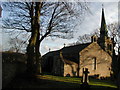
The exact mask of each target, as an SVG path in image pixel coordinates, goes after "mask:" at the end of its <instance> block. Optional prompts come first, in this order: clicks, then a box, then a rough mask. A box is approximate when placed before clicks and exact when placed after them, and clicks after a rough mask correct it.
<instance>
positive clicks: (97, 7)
mask: <svg viewBox="0 0 120 90" xmlns="http://www.w3.org/2000/svg"><path fill="white" fill-rule="evenodd" d="M102 4H104V12H105V19H106V24H107V25H108V24H111V23H114V22H118V3H117V2H91V4H90V6H89V7H90V10H91V12H92V14H89V13H87V14H86V15H85V18H84V21H83V22H82V24H78V26H76V28H75V30H76V32H75V33H74V38H73V39H70V40H66V39H59V38H56V39H54V40H51V38H47V39H45V40H44V41H43V42H42V45H41V52H42V54H45V53H47V52H49V48H50V50H51V51H54V50H58V49H60V48H62V47H64V43H65V44H66V46H67V45H68V44H69V43H74V42H76V41H77V38H78V37H79V36H80V35H84V34H89V33H92V32H93V31H94V30H95V29H97V28H99V27H100V24H101V14H102V11H101V10H102Z"/></svg>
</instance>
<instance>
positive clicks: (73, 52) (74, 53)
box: [43, 43, 91, 63]
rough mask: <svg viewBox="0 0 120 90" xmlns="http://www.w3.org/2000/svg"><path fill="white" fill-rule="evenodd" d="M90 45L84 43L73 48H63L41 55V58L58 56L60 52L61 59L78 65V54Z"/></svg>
mask: <svg viewBox="0 0 120 90" xmlns="http://www.w3.org/2000/svg"><path fill="white" fill-rule="evenodd" d="M90 44H91V43H85V44H78V45H74V46H67V47H63V48H62V49H60V50H56V51H51V52H48V53H46V54H45V55H43V57H46V56H55V55H60V52H62V54H63V57H64V58H65V59H66V60H69V61H72V62H75V63H78V62H79V52H80V51H82V50H83V49H84V48H86V47H87V46H88V45H90ZM67 62H68V61H67Z"/></svg>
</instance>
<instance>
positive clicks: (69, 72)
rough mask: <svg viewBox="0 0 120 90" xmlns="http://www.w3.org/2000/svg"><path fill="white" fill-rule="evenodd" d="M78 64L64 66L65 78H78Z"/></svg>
mask: <svg viewBox="0 0 120 90" xmlns="http://www.w3.org/2000/svg"><path fill="white" fill-rule="evenodd" d="M77 68H78V65H77V64H72V65H70V64H64V76H77V73H78V72H77Z"/></svg>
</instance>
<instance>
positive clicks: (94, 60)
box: [92, 57, 97, 70]
mask: <svg viewBox="0 0 120 90" xmlns="http://www.w3.org/2000/svg"><path fill="white" fill-rule="evenodd" d="M92 61H93V64H92V67H93V70H96V69H97V62H96V57H94V58H93V60H92Z"/></svg>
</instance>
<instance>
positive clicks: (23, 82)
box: [3, 74, 117, 90]
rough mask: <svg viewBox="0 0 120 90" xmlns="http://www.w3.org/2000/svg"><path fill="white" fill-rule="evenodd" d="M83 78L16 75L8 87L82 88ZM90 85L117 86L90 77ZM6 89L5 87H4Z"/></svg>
mask: <svg viewBox="0 0 120 90" xmlns="http://www.w3.org/2000/svg"><path fill="white" fill-rule="evenodd" d="M80 85H81V78H76V77H60V76H52V75H37V76H36V78H28V77H27V76H24V74H23V76H22V75H20V76H19V77H15V78H14V79H13V80H12V82H10V84H8V86H6V88H12V89H16V90H17V88H19V89H23V88H26V89H27V88H28V89H31V88H33V89H34V88H37V89H40V88H77V89H80V88H81V87H80ZM89 85H90V86H91V87H90V88H96V89H97V88H107V89H108V88H109V89H115V88H117V87H116V86H115V85H114V84H113V83H112V82H110V81H105V80H104V81H103V80H95V79H90V82H89ZM3 90H4V89H3Z"/></svg>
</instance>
